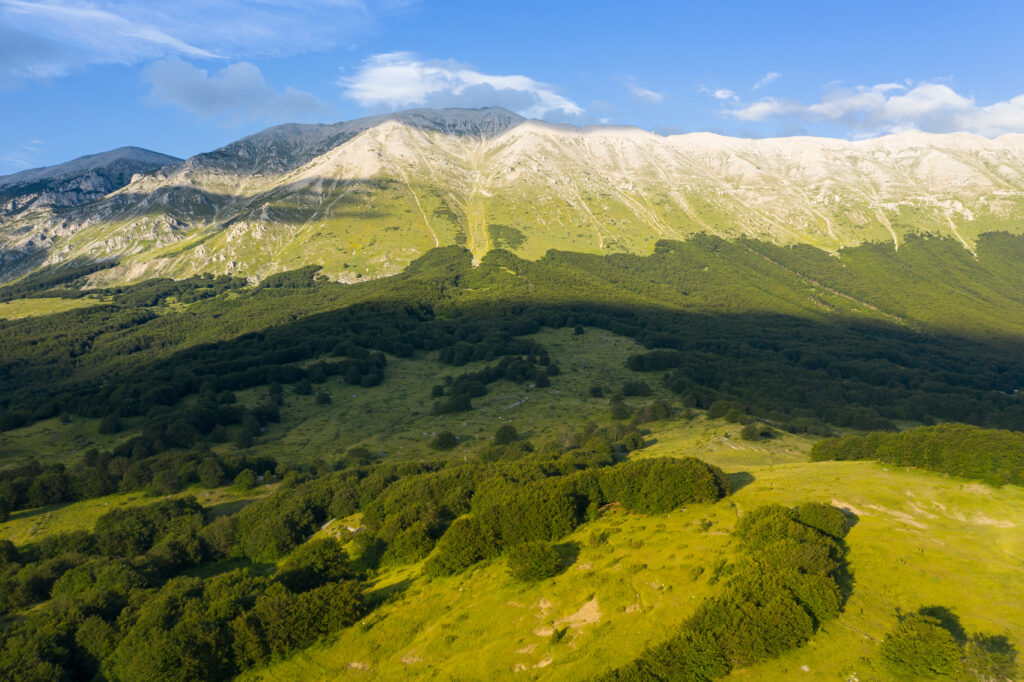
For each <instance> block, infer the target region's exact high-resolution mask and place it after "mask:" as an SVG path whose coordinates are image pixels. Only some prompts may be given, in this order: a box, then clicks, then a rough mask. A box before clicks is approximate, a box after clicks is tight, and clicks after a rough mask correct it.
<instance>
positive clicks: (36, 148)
mask: <svg viewBox="0 0 1024 682" xmlns="http://www.w3.org/2000/svg"><path fill="white" fill-rule="evenodd" d="M45 146H46V143H45V142H43V141H42V140H35V139H33V140H26V141H25V142H22V143H21V144H19V145H17V146H16V147H14V148H13V149H8V150H6V151H5V152H4V153H3V154H0V162H2V163H3V164H5V165H7V166H11V167H14V168H17V169H20V170H23V169H25V168H33V167H35V166H38V165H40V163H39V153H40V152H41V151H42V149H43V147H45Z"/></svg>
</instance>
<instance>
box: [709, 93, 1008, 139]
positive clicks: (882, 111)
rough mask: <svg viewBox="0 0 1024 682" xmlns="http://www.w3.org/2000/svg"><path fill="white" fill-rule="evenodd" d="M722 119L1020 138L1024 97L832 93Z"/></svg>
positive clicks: (740, 110)
mask: <svg viewBox="0 0 1024 682" xmlns="http://www.w3.org/2000/svg"><path fill="white" fill-rule="evenodd" d="M726 113H727V115H729V116H731V117H733V118H737V119H740V120H742V121H763V120H766V119H769V118H773V117H788V118H792V119H800V120H806V121H830V122H834V123H838V124H841V125H844V126H846V127H848V128H850V129H851V131H853V132H854V133H856V134H860V135H865V134H866V135H876V134H881V133H892V132H899V131H904V130H921V131H925V132H933V133H948V132H972V133H977V134H980V135H988V136H995V135H1000V134H1003V133H1010V132H1024V94H1021V95H1018V96H1016V97H1014V98H1012V99H1009V100H1006V101H1002V102H995V103H993V104H989V105H979V104H978V103H977V102H976V101H975V100H974V98H973V97H969V96H966V95H962V94H960V93H958V92H956V91H955V90H954V89H953V88H951V87H950V86H949V85H946V84H944V83H932V82H921V83H913V82H910V81H906V82H904V83H879V84H877V85H871V86H864V85H861V86H857V87H853V88H847V87H833V88H829V89H828V90H827V91H826V93H825V95H824V96H823V97H822V98H821V100H820V101H818V102H815V103H813V104H804V103H801V102H797V101H795V100H787V99H779V98H774V97H765V98H762V99H760V100H758V101H756V102H753V103H751V104H748V105H746V106H742V107H737V108H734V109H729V110H727V111H726Z"/></svg>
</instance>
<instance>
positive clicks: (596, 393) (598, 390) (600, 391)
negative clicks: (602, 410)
mask: <svg viewBox="0 0 1024 682" xmlns="http://www.w3.org/2000/svg"><path fill="white" fill-rule="evenodd" d="M590 397H591V398H603V397H604V387H602V386H600V385H599V384H594V385H593V386H591V387H590Z"/></svg>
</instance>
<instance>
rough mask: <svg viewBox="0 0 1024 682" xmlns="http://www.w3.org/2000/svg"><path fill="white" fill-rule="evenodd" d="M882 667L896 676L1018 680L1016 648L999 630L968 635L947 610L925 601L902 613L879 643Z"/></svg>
mask: <svg viewBox="0 0 1024 682" xmlns="http://www.w3.org/2000/svg"><path fill="white" fill-rule="evenodd" d="M878 653H879V657H880V658H881V662H882V667H883V668H884V669H885V671H886V672H888V673H890V674H891V675H893V677H895V678H897V679H908V680H909V679H914V680H923V679H950V680H963V679H976V680H983V681H988V680H1012V679H1016V677H1017V672H1018V667H1017V650H1016V647H1014V646H1013V644H1011V643H1010V641H1009V640H1008V639H1007V638H1006V637H1005V636H1002V635H989V634H985V633H974V634H972V635H970V636H968V634H967V633H966V632H965V631H964V629H963V627H961V625H960V619H959V618H957V616H956V614H954V613H953V612H952V611H950V610H949V609H947V608H945V607H942V606H928V607H924V608H921V609H919V610H918V611H916V612H914V613H907V614H901V615H900V618H899V623H898V624H897V625H896V627H895V628H894V629H893V630H892V632H890V633H888V634H887V635H886V636H885V639H884V640H883V641H882V643H881V645H880V646H879V648H878Z"/></svg>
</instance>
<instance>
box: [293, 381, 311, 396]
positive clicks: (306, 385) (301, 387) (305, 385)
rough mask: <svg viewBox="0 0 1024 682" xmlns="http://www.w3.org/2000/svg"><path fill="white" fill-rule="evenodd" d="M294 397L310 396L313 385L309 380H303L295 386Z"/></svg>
mask: <svg viewBox="0 0 1024 682" xmlns="http://www.w3.org/2000/svg"><path fill="white" fill-rule="evenodd" d="M294 390H295V395H312V393H313V384H311V383H310V382H309V379H303V380H302V381H300V382H298V383H297V384H295V389H294Z"/></svg>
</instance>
